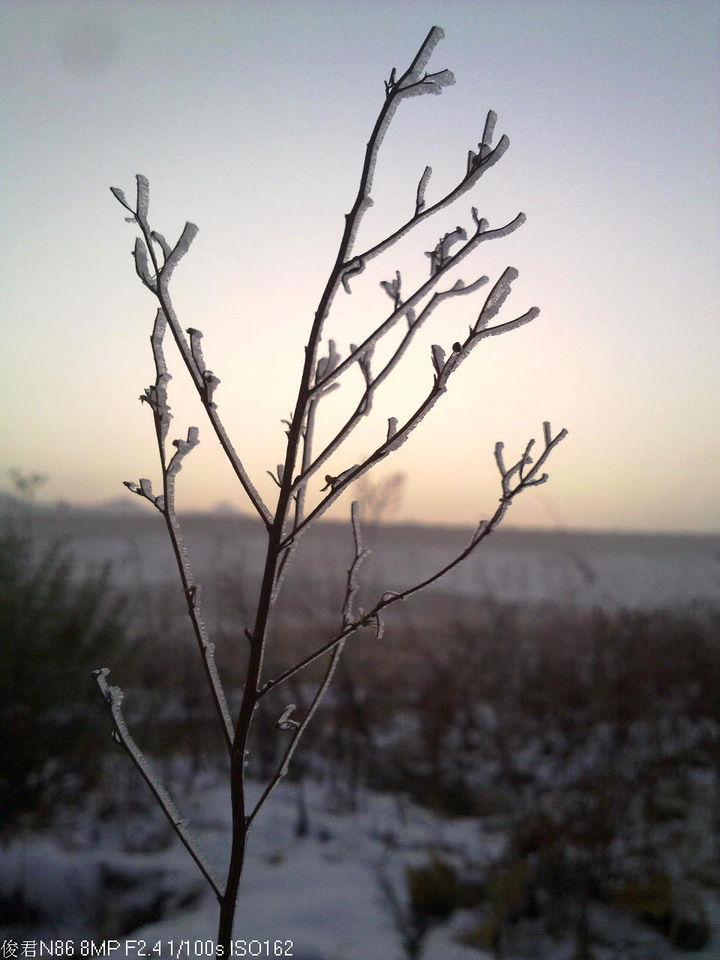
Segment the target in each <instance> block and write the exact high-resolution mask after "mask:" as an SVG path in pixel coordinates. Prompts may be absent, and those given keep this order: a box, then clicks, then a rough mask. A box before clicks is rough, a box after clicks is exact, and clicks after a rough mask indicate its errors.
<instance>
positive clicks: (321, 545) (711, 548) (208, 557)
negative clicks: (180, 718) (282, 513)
mask: <svg viewBox="0 0 720 960" xmlns="http://www.w3.org/2000/svg"><path fill="white" fill-rule="evenodd" d="M181 519H182V518H181ZM182 522H183V529H184V531H185V536H186V539H187V544H188V550H189V555H190V559H191V563H192V564H193V568H194V570H195V574H196V577H197V579H198V580H199V582H200V583H201V584H202V585H203V589H205V590H207V589H208V588H209V586H210V585H211V584H212V582H213V581H214V580H217V579H219V578H222V579H232V578H233V577H236V578H237V577H239V578H240V579H241V580H242V582H243V583H244V584H246V585H247V586H248V587H250V588H251V587H252V584H253V583H255V582H256V581H257V577H258V576H259V571H260V570H261V564H262V558H263V551H264V541H265V534H264V532H263V530H262V528H261V527H260V525H259V524H257V523H255V522H253V521H251V520H247V519H243V518H239V517H233V516H229V517H223V516H217V515H203V516H199V515H191V516H188V517H186V518H184V519H183V520H182ZM38 531H39V533H40V535H41V536H42V538H43V539H52V538H55V537H60V538H62V539H65V540H67V542H68V543H69V544H70V546H71V548H72V551H73V553H74V554H75V556H76V557H77V558H78V559H79V560H81V561H82V562H83V563H84V564H98V563H102V562H104V561H108V560H109V561H111V562H112V564H113V580H114V581H115V582H116V583H117V584H118V585H119V586H122V587H125V588H127V589H133V588H134V587H136V586H138V585H139V584H141V583H143V582H144V583H145V584H150V585H157V584H164V583H168V584H170V583H173V582H174V576H175V573H174V567H173V558H172V555H171V550H170V545H169V542H168V540H167V535H166V533H165V530H164V527H163V525H162V522H161V519H160V518H159V517H156V516H153V515H151V514H150V513H149V511H148V512H147V513H143V512H138V513H135V512H133V513H129V514H127V515H112V514H101V513H94V512H80V511H67V512H65V513H50V514H48V515H47V516H44V517H43V519H42V522H41V523H40V524H39V526H38ZM471 532H472V531H470V530H463V529H457V528H441V527H419V526H415V527H412V526H388V527H384V528H381V529H380V530H378V531H376V532H373V531H372V530H370V529H368V530H367V532H366V541H367V543H366V545H367V546H369V547H370V548H371V549H372V555H371V557H370V558H369V560H368V561H367V562H366V563H365V564H364V565H363V568H362V577H361V579H362V582H363V583H364V584H365V585H366V586H367V587H368V589H372V588H373V587H374V588H375V589H379V590H380V591H381V592H382V591H383V590H386V589H394V590H397V589H402V588H403V587H406V586H410V585H411V584H412V583H414V582H417V581H418V580H421V579H423V578H424V577H427V576H429V575H430V574H432V573H433V572H434V571H435V570H437V569H439V568H440V567H442V566H443V565H444V564H446V563H448V562H449V561H450V560H451V559H452V558H453V556H455V555H456V554H457V553H458V552H459V551H461V550H462V549H464V547H465V546H466V545H467V543H468V541H469V538H470V535H471ZM351 559H352V538H351V534H350V529H349V525H346V524H335V523H332V524H325V525H322V526H321V527H319V528H316V530H315V531H313V532H312V533H310V534H308V536H307V537H306V538H304V539H302V540H301V541H300V545H299V548H298V551H297V554H296V559H295V561H294V570H291V577H290V579H291V582H294V583H295V584H296V586H298V587H299V588H300V589H301V590H302V593H303V595H305V596H306V597H307V596H316V597H317V599H318V601H319V602H323V600H326V599H328V597H329V595H330V593H331V592H332V591H333V589H336V588H338V587H339V586H340V584H341V583H342V582H343V578H344V576H345V571H346V570H347V567H348V565H349V563H350V561H351ZM434 589H435V590H436V591H438V590H439V591H441V592H442V593H446V594H447V593H451V594H457V595H460V596H462V597H473V598H476V597H481V598H482V597H487V598H490V599H494V600H498V601H504V602H510V603H524V602H531V603H535V602H550V603H554V604H559V605H563V606H577V607H579V608H585V609H587V608H589V607H593V606H596V605H600V606H602V607H605V608H611V609H613V608H614V609H620V608H630V609H660V608H664V607H672V606H678V605H679V606H683V605H687V604H692V603H695V602H710V603H718V602H720V536H718V535H714V536H706V537H703V536H692V535H640V534H592V533H575V532H569V533H549V532H535V531H523V530H515V529H512V528H508V527H505V528H501V529H500V530H498V531H496V532H495V533H494V534H492V536H490V537H489V538H488V539H487V540H486V541H484V543H483V544H482V545H481V546H480V548H479V549H478V550H477V552H476V553H475V554H473V555H472V556H470V557H469V558H468V559H467V560H466V561H465V562H464V563H463V564H462V565H461V566H460V567H458V569H456V570H454V571H452V572H451V573H450V574H449V575H448V576H446V577H445V578H443V579H442V580H441V581H439V582H438V583H437V584H436V585H434Z"/></svg>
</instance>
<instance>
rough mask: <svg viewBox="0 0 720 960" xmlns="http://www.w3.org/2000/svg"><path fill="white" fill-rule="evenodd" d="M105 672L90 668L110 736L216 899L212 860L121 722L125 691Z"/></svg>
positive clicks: (220, 892) (217, 891)
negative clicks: (108, 720)
mask: <svg viewBox="0 0 720 960" xmlns="http://www.w3.org/2000/svg"><path fill="white" fill-rule="evenodd" d="M109 673H110V671H109V670H108V668H107V667H102V668H101V669H100V670H94V671H93V674H94V676H95V681H96V683H97V685H98V687H99V689H100V693H101V694H102V697H103V700H104V701H105V703H106V704H107V707H108V709H109V711H110V714H111V716H112V718H113V722H114V724H115V727H114V730H113V738H114V739H115V740H116V741H117V743H119V744H121V745H122V746H123V747H124V748H125V750H126V751H127V753H128V755H129V756H130V759H131V760H132V762H133V763H134V764H135V766H136V767H137V769H138V770H139V771H140V774H141V775H142V778H143V780H145V782H146V783H147V785H148V787H150V790H151V791H152V794H153V796H154V797H155V799H156V800H157V802H158V804H159V805H160V808H161V809H162V811H163V813H164V814H165V816H166V817H167V818H168V820H169V821H170V824H171V826H172V828H173V830H174V831H175V833H176V834H177V835H178V836H179V837H180V839H181V840H182V842H183V844H184V845H185V847H186V849H187V851H188V853H189V854H190V856H191V857H192V858H193V860H194V861H195V863H196V864H197V865H198V867H199V868H200V872H201V873H202V875H203V876H204V877H205V879H206V880H207V882H208V883H209V884H210V886H211V887H212V889H213V890H214V891H215V895H216V896H217V898H218V900H221V899H222V896H223V890H222V884H221V883H220V881H219V880H218V878H217V877H216V876H215V871H214V870H213V867H212V864H211V863H210V861H209V860H208V859H207V857H206V856H205V854H204V853H203V851H202V850H201V848H200V846H199V844H198V842H197V839H196V838H195V837H194V836H193V834H192V833H191V832H190V829H189V827H188V821H187V820H186V819H185V818H184V817H182V816H181V815H180V813H179V812H178V809H177V807H176V806H175V804H174V803H173V800H172V798H171V797H170V794H169V793H168V792H167V790H166V789H165V787H164V786H163V785H162V783H161V782H160V778H159V777H158V776H157V774H156V773H155V771H154V770H153V769H152V767H151V766H150V762H149V760H148V759H147V757H146V756H145V754H144V753H143V752H142V751H141V750H140V748H139V747H138V745H137V744H136V743H135V741H134V740H133V738H132V735H131V734H130V731H129V730H128V728H127V724H126V723H125V718H124V717H123V713H122V702H123V698H124V696H125V694H124V693H123V691H122V690H121V689H120V687H111V686H109V684H108V682H107V677H108V675H109Z"/></svg>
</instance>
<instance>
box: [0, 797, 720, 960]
mask: <svg viewBox="0 0 720 960" xmlns="http://www.w3.org/2000/svg"><path fill="white" fill-rule="evenodd" d="M302 789H303V790H304V791H305V797H304V801H305V802H306V804H307V808H308V810H309V825H308V829H307V831H306V833H305V835H304V836H298V835H297V833H298V831H297V826H298V820H299V799H300V798H299V793H298V791H299V787H298V785H297V784H294V783H285V784H283V785H282V786H281V787H280V788H279V789H278V790H277V792H276V794H275V795H274V796H273V798H272V800H271V802H269V803H268V805H267V807H266V808H265V809H264V811H263V812H262V814H261V815H259V817H258V819H257V821H256V823H255V826H254V828H253V832H252V834H251V843H250V849H249V854H248V863H247V872H246V879H245V881H244V885H243V889H242V892H241V898H240V903H239V907H238V913H237V920H236V927H235V938H236V940H238V941H246V942H247V950H248V952H247V955H248V956H251V955H255V956H267V955H271V956H272V955H273V954H272V952H271V953H270V954H268V953H266V952H264V951H266V949H267V948H266V946H265V944H266V942H269V944H270V950H271V951H272V949H273V948H274V944H275V943H281V949H282V951H283V952H282V953H281V954H280V955H283V956H292V957H294V958H296V960H403V958H404V957H406V956H407V954H406V952H405V948H404V946H403V937H402V928H403V923H404V922H406V918H407V916H408V902H407V884H406V882H405V868H406V867H407V866H417V865H421V864H426V863H428V862H430V859H431V856H432V855H433V854H434V855H438V854H439V855H441V856H442V857H443V858H446V859H447V860H448V861H450V862H453V863H454V864H455V865H457V866H458V868H460V869H463V867H465V868H467V867H471V868H472V869H474V870H476V871H477V870H478V869H480V870H482V869H483V868H484V867H487V866H488V865H489V864H491V863H492V862H494V861H495V860H496V859H497V857H498V856H499V855H500V854H501V853H502V852H503V850H504V848H505V839H504V836H503V835H502V834H501V833H498V832H493V831H491V830H489V829H488V828H487V827H485V826H484V825H483V823H482V821H479V820H478V819H477V818H455V819H452V820H445V819H442V818H440V817H437V816H435V815H434V814H432V813H431V812H429V811H428V810H427V809H425V808H421V807H418V806H415V805H413V804H412V803H411V802H410V801H409V800H407V799H406V798H403V797H398V796H391V795H388V794H378V793H371V792H365V793H364V794H363V795H362V797H361V802H360V804H359V807H358V809H357V810H356V811H354V812H348V811H334V810H333V809H332V804H328V794H327V790H326V789H325V788H324V787H323V786H322V785H319V784H308V783H305V785H304V787H303V788H302ZM184 807H185V810H184V812H186V813H188V814H189V816H190V818H191V820H192V822H193V825H194V827H195V832H196V836H197V837H198V839H199V841H200V843H201V845H202V846H203V848H204V849H205V851H206V853H207V854H208V856H209V857H210V858H211V859H212V860H213V861H214V862H215V863H216V864H218V867H221V866H224V864H225V863H226V861H227V848H228V838H229V821H228V797H227V795H226V793H225V791H224V789H222V788H219V787H211V786H210V787H205V788H203V789H199V790H197V791H196V792H195V793H194V795H193V796H192V797H191V798H185V802H184ZM149 819H150V821H151V822H152V823H153V824H154V829H150V828H149V826H148V821H145V823H144V828H143V829H144V831H145V839H144V840H142V839H141V838H140V836H139V834H135V835H134V837H133V840H134V843H133V844H131V843H126V844H124V846H125V847H128V846H131V847H132V846H140V847H145V849H144V850H142V851H138V850H127V849H122V846H123V845H119V844H118V837H117V835H116V833H115V831H114V829H113V828H114V827H115V826H116V825H111V827H110V829H109V830H108V832H107V833H105V832H104V830H103V828H102V826H101V825H99V822H98V821H96V820H94V818H93V817H92V815H90V816H89V818H86V819H85V820H84V821H82V822H81V823H80V824H79V825H76V827H75V829H74V830H68V829H66V830H65V831H62V832H61V834H60V838H59V839H55V840H49V839H39V838H37V837H35V838H33V839H26V840H25V841H23V840H14V841H12V842H11V843H9V844H7V845H6V846H5V847H4V850H3V858H4V865H3V869H2V879H1V884H0V892H2V894H3V895H4V896H8V895H9V894H11V893H12V891H13V890H22V891H24V893H25V895H26V899H27V903H28V905H29V907H30V908H32V909H34V910H35V911H36V916H35V917H34V918H33V919H32V921H31V922H25V923H17V924H14V925H13V926H8V927H5V928H2V927H0V942H5V943H7V942H11V941H14V942H17V943H22V942H24V941H35V942H38V941H40V940H41V939H42V940H44V941H46V942H49V941H58V940H63V941H64V940H68V939H73V940H74V941H75V943H76V944H77V949H78V951H79V950H80V949H81V942H82V941H83V940H85V941H86V942H87V941H93V942H94V943H95V944H97V945H98V946H99V945H100V944H101V943H105V944H106V946H114V945H115V944H118V945H119V946H118V947H117V948H116V949H115V950H114V952H113V954H112V955H114V956H118V957H135V956H141V955H142V951H144V953H145V955H146V956H148V957H151V958H153V957H154V958H157V960H161V958H170V957H196V956H197V957H201V956H206V955H209V954H210V950H211V948H212V943H213V941H214V939H215V935H216V924H217V903H216V901H215V899H214V897H213V895H212V893H211V891H210V890H209V889H207V888H206V887H205V886H204V884H203V882H202V881H201V880H200V879H199V878H198V874H197V871H196V869H195V867H194V864H193V863H192V862H191V860H190V858H189V856H188V855H187V853H186V851H185V850H184V848H183V847H182V846H181V845H180V844H179V843H178V842H176V841H175V840H171V841H170V842H169V844H168V845H165V844H164V842H163V841H162V838H164V837H166V833H165V831H164V830H163V829H162V827H161V825H160V823H159V821H158V820H157V814H155V813H154V812H153V813H150V815H149ZM138 829H139V830H140V828H138ZM140 832H142V830H140ZM158 847H159V849H157V848H158ZM390 891H394V893H391V892H390ZM710 907H711V910H713V911H714V912H715V914H716V915H717V918H718V919H720V914H719V912H718V902H717V901H716V900H713V901H712V903H711V904H710ZM143 913H145V914H146V915H147V914H148V913H150V914H152V913H156V914H160V915H161V919H158V920H155V921H153V922H151V923H145V924H142V923H141V924H140V925H139V926H138V927H137V928H136V929H133V931H132V933H131V934H130V935H129V936H126V937H123V936H121V935H119V934H118V924H121V923H123V922H127V921H128V919H129V918H132V917H136V918H138V919H139V918H141V917H142V916H143ZM403 916H404V917H405V921H404V920H403ZM49 918H52V919H49ZM593 919H594V922H595V926H596V928H600V929H602V928H603V927H604V928H606V929H607V931H608V937H609V938H610V937H611V938H612V939H613V940H614V942H615V946H614V947H610V946H608V947H607V948H603V947H599V948H597V952H596V954H595V956H596V957H597V960H621V958H622V960H685V958H687V960H717V957H718V956H719V955H720V938H718V937H716V938H715V939H714V940H713V941H712V943H711V944H708V945H707V947H706V948H703V949H702V950H699V951H698V950H696V951H692V952H685V951H678V950H677V949H672V948H670V947H669V946H668V945H667V943H666V942H665V941H664V940H663V938H662V937H660V935H659V934H656V933H654V932H652V931H650V930H649V929H647V928H643V927H641V926H640V925H638V924H636V923H635V924H634V923H632V922H631V921H630V920H628V919H627V918H624V917H623V916H622V915H618V914H617V913H610V912H609V911H608V912H607V913H606V914H603V912H602V910H601V909H600V908H598V909H597V911H596V915H595V916H594V917H593ZM476 923H477V917H473V914H472V913H471V911H463V910H459V911H456V912H455V913H454V914H453V916H452V917H451V918H450V919H449V920H447V921H444V922H438V923H436V924H434V925H433V926H431V927H430V929H429V931H428V933H427V935H426V936H425V937H424V938H423V940H422V942H421V947H420V952H419V954H418V956H419V958H420V960H491V955H490V954H488V953H486V952H484V951H482V950H479V949H477V948H472V947H469V946H467V945H464V944H463V943H462V942H461V939H460V938H462V935H463V933H464V932H467V931H469V930H470V929H472V927H473V925H474V924H476ZM527 938H528V952H527V953H525V954H524V955H522V956H521V955H519V954H515V955H514V957H513V960H541V958H542V960H570V958H571V954H572V950H573V949H574V945H573V942H572V941H571V940H569V939H566V940H554V939H551V938H550V937H547V936H539V935H538V934H537V931H528V934H527ZM250 941H253V942H254V943H253V945H252V946H250ZM289 945H291V946H289ZM85 949H87V943H86V947H85ZM253 950H255V951H257V952H256V953H255V954H253V953H252V951H253ZM238 955H241V954H240V953H239V954H238ZM276 955H277V954H276Z"/></svg>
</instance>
